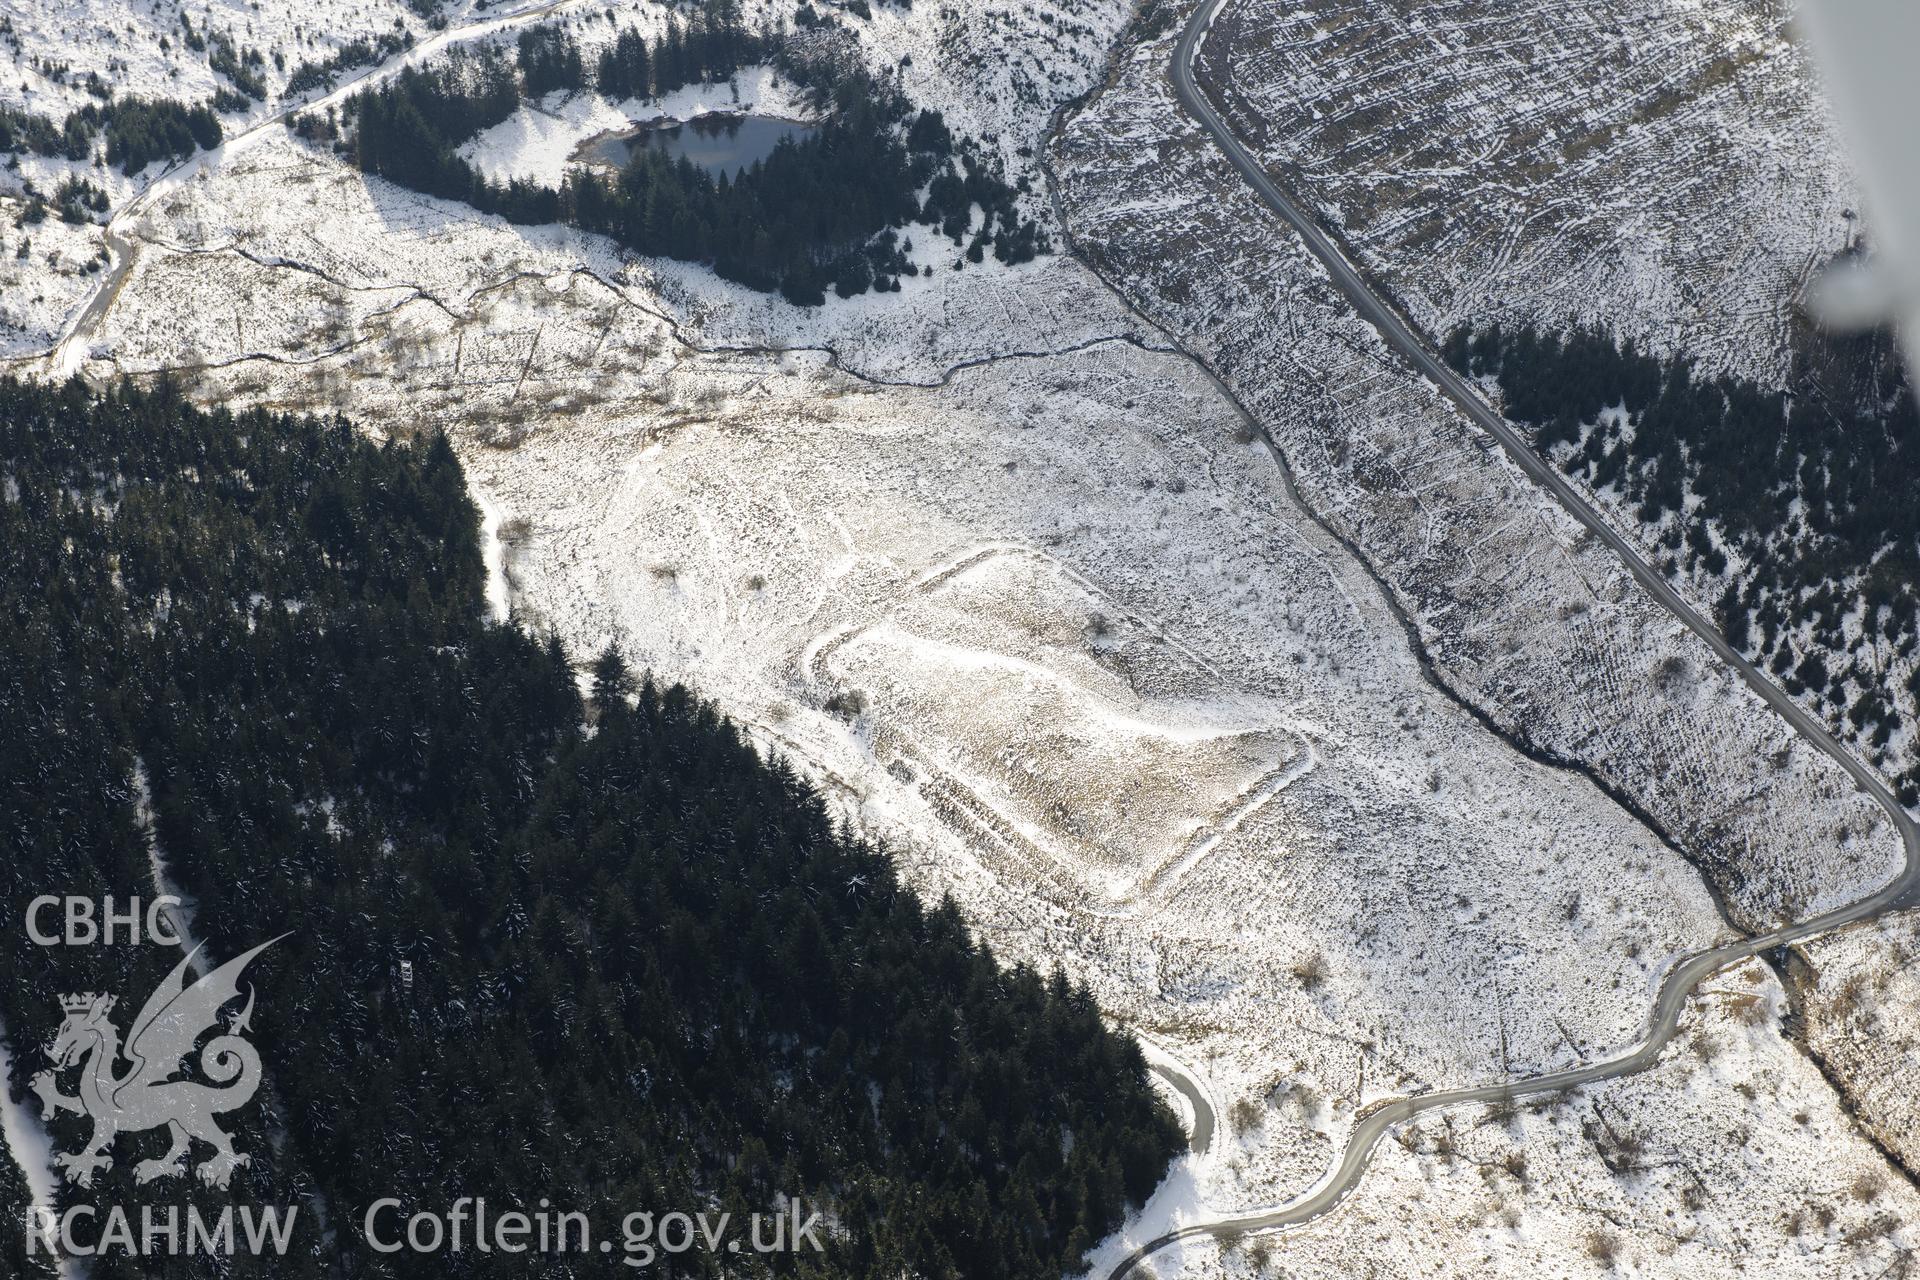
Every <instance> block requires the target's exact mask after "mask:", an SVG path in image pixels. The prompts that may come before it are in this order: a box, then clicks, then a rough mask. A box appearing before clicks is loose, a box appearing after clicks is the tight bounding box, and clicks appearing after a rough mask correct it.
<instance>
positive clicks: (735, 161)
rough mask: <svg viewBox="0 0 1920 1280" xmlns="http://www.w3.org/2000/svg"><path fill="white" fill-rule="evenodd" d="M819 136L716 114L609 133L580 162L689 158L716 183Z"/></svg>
mask: <svg viewBox="0 0 1920 1280" xmlns="http://www.w3.org/2000/svg"><path fill="white" fill-rule="evenodd" d="M815 132H816V130H815V128H814V126H812V125H810V124H800V123H798V122H796V121H793V120H781V119H778V118H776V117H774V116H752V115H736V114H732V113H719V112H716V113H712V114H708V115H701V116H695V117H694V118H693V119H691V120H688V121H684V122H683V121H671V122H668V123H665V124H645V125H642V126H640V127H639V128H637V129H629V130H625V131H623V132H620V133H604V134H601V135H600V136H599V137H597V138H589V139H588V140H587V141H586V142H585V143H583V144H581V147H580V150H579V151H578V152H576V153H575V155H574V159H576V160H578V161H581V162H583V163H586V164H595V165H612V166H613V167H615V168H619V167H622V166H624V165H625V164H626V163H627V161H628V160H629V159H631V158H632V157H634V156H636V155H638V154H639V153H640V152H642V151H645V150H649V149H651V150H655V151H664V152H666V153H667V155H668V156H670V157H676V158H677V157H680V156H685V157H686V158H687V159H688V160H691V161H692V162H693V163H694V164H695V165H697V166H698V167H700V168H702V169H705V170H706V171H707V172H708V173H709V174H711V175H713V177H715V178H719V177H720V176H721V175H723V174H724V175H725V176H727V177H729V178H735V177H738V176H739V175H740V173H741V171H743V170H745V169H747V168H748V167H750V166H751V165H752V164H753V163H754V162H755V161H758V160H765V159H766V158H767V157H768V156H770V155H772V154H773V149H774V148H775V147H777V146H779V145H780V143H781V142H782V141H783V140H784V139H787V138H792V139H793V140H794V141H795V142H802V141H805V140H806V139H808V138H810V137H812V136H813V135H814V133H815Z"/></svg>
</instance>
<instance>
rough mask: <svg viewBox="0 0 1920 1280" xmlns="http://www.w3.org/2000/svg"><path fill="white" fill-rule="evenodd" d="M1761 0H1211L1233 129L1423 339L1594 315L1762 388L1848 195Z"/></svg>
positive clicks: (1835, 235) (1834, 248)
mask: <svg viewBox="0 0 1920 1280" xmlns="http://www.w3.org/2000/svg"><path fill="white" fill-rule="evenodd" d="M1788 17H1789V12H1788V8H1787V6H1786V5H1784V4H1782V3H1780V2H1779V0H1703V2H1699V3H1685V4H1680V3H1674V2H1673V0H1629V2H1628V3H1611V4H1558V5H1511V4H1510V5H1499V4H1495V5H1489V4H1486V3H1485V2H1484V0H1415V2H1413V3H1406V4H1396V5H1378V4H1370V3H1361V2H1360V0H1314V2H1313V3H1307V4H1302V3H1297V2H1296V0H1234V3H1232V4H1229V5H1228V6H1226V8H1225V10H1224V11H1223V13H1222V14H1221V18H1220V21H1219V22H1218V23H1217V24H1216V25H1215V27H1214V29H1213V31H1212V33H1211V34H1210V35H1209V36H1208V38H1207V42H1206V45H1205V48H1204V50H1203V56H1202V58H1201V71H1202V75H1203V79H1204V83H1205V84H1206V86H1207V88H1208V90H1209V92H1210V93H1211V94H1212V95H1213V96H1214V98H1215V100H1216V101H1218V102H1219V104H1220V105H1221V106H1222V107H1223V108H1224V110H1225V112H1226V115H1227V119H1228V120H1229V122H1230V123H1231V124H1232V125H1233V127H1234V129H1235V131H1236V133H1237V134H1238V135H1239V136H1240V137H1241V138H1242V139H1243V140H1245V141H1247V142H1248V143H1249V144H1252V145H1256V146H1257V149H1258V151H1259V154H1260V155H1261V157H1262V159H1263V160H1264V161H1266V163H1267V164H1268V165H1269V166H1270V167H1271V168H1272V169H1273V171H1274V172H1276V173H1278V174H1280V175H1283V176H1284V178H1285V180H1286V181H1287V183H1288V184H1289V185H1290V186H1292V187H1294V188H1296V189H1298V190H1299V191H1300V192H1301V193H1302V194H1303V195H1304V196H1305V198H1306V199H1307V200H1308V202H1309V203H1310V205H1311V207H1313V208H1315V209H1317V210H1319V211H1320V212H1321V213H1322V215H1323V216H1324V218H1325V219H1326V221H1327V222H1328V223H1329V224H1330V225H1332V226H1334V227H1336V228H1338V229H1339V230H1340V231H1341V232H1342V234H1343V235H1344V236H1345V238H1346V241H1347V243H1348V244H1349V245H1350V246H1352V249H1353V252H1354V254H1355V255H1356V257H1357V258H1358V259H1359V260H1360V261H1362V262H1364V263H1365V264H1366V265H1367V266H1368V268H1370V269H1371V270H1373V271H1375V272H1376V273H1378V274H1379V276H1380V278H1381V279H1382V280H1384V281H1385V282H1386V283H1387V284H1388V286H1389V287H1390V288H1391V289H1392V290H1393V292H1394V294H1395V295H1396V296H1397V297H1399V298H1400V299H1401V300H1402V301H1403V302H1404V303H1405V304H1406V305H1407V306H1408V308H1409V309H1410V310H1411V311H1412V312H1413V314H1414V316H1415V317H1416V318H1417V319H1418V320H1419V321H1420V322H1421V323H1422V324H1423V325H1425V326H1426V327H1427V328H1428V330H1429V331H1430V332H1433V333H1436V334H1444V333H1446V332H1447V331H1448V330H1450V329H1452V328H1453V327H1454V326H1456V325H1460V324H1470V325H1471V324H1490V323H1494V322H1508V323H1512V322H1515V321H1527V320H1531V321H1535V322H1537V323H1540V324H1541V325H1542V326H1543V327H1545V328H1548V329H1564V328H1570V327H1573V326H1575V325H1583V324H1591V325H1600V326H1604V327H1607V328H1610V329H1612V330H1614V331H1616V332H1618V333H1619V334H1620V335H1621V336H1623V337H1633V338H1636V339H1638V340H1639V341H1640V342H1641V344H1642V346H1643V347H1646V346H1651V347H1653V348H1654V349H1657V350H1661V351H1665V352H1673V353H1684V354H1686V355H1690V356H1693V357H1695V358H1697V359H1700V360H1702V361H1703V362H1705V365H1706V366H1707V367H1711V368H1718V369H1722V370H1731V371H1737V372H1739V373H1742V374H1745V375H1747V376H1750V377H1756V378H1759V379H1760V380H1761V381H1763V382H1778V380H1779V379H1781V378H1782V377H1783V376H1784V374H1785V371H1786V365H1787V351H1788V304H1789V303H1790V302H1791V301H1792V300H1793V299H1794V298H1795V296H1796V294H1797V293H1798V291H1799V290H1800V288H1801V286H1802V285H1804V284H1805V282H1806V281H1807V280H1808V279H1809V277H1810V275H1811V274H1812V272H1813V271H1814V269H1815V268H1816V267H1818V266H1819V265H1820V264H1821V263H1823V262H1824V261H1825V260H1826V259H1828V258H1829V257H1831V256H1832V255H1833V254H1835V253H1837V252H1839V251H1840V250H1841V249H1843V248H1845V247H1846V246H1847V245H1848V244H1849V243H1850V241H1851V239H1852V238H1853V237H1854V235H1855V234H1856V233H1857V230H1858V228H1857V225H1856V223H1855V221H1854V216H1855V215H1854V209H1855V205H1856V203H1857V197H1856V196H1855V195H1854V194H1853V190H1854V189H1853V184H1852V182H1851V179H1850V176H1849V171H1848V169H1847V165H1846V160H1845V157H1844V152H1843V150H1842V148H1841V147H1840V146H1839V145H1838V142H1837V140H1836V139H1835V137H1834V133H1833V129H1832V125H1831V123H1830V121H1829V119H1828V112H1827V110H1826V106H1825V103H1824V101H1823V100H1822V99H1821V98H1820V96H1819V94H1818V93H1817V92H1816V91H1815V90H1814V87H1813V81H1812V76H1811V73H1810V72H1809V69H1808V68H1807V66H1806V64H1805V60H1804V58H1803V56H1802V54H1801V52H1800V51H1799V49H1798V48H1797V47H1796V46H1795V45H1794V44H1793V42H1792V41H1791V40H1790V39H1789V34H1788V29H1787V24H1788Z"/></svg>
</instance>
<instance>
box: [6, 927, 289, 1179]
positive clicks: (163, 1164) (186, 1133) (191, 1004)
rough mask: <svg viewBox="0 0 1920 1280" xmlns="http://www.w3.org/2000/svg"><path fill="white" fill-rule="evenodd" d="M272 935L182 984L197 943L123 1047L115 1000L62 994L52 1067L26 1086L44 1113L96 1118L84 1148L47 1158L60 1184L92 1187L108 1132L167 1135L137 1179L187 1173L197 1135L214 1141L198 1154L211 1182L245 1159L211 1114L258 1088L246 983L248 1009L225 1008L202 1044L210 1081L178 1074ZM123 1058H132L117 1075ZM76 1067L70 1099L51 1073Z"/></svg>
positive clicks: (105, 1154)
mask: <svg viewBox="0 0 1920 1280" xmlns="http://www.w3.org/2000/svg"><path fill="white" fill-rule="evenodd" d="M281 936H282V937H284V936H286V935H284V934H282V935H281ZM279 940H280V939H279V938H274V939H272V940H271V941H268V942H263V943H261V944H260V945H259V946H257V947H255V948H254V949H253V950H251V951H249V952H247V953H246V954H245V955H242V956H239V957H237V958H236V959H233V960H229V961H228V962H227V963H226V964H223V965H221V966H220V967H219V968H217V969H215V970H213V972H211V973H209V974H206V975H205V976H204V977H201V978H198V979H195V980H193V981H188V980H187V979H188V978H189V976H190V975H189V972H188V971H189V969H190V967H191V966H192V964H193V958H194V956H196V955H198V954H199V953H200V948H198V947H195V948H194V949H193V950H192V951H191V952H189V953H188V954H187V956H186V958H185V959H183V960H182V961H181V962H180V963H179V964H178V965H175V966H174V970H173V972H172V973H171V974H169V975H168V976H167V978H166V980H165V981H163V982H162V983H161V984H160V987H159V989H158V990H156V991H155V992H154V993H153V995H152V996H150V997H148V999H147V1003H146V1005H145V1006H144V1007H143V1008H142V1009H141V1010H140V1016H139V1017H137V1018H135V1019H134V1021H133V1030H132V1032H131V1033H129V1035H128V1036H127V1041H126V1045H125V1048H124V1049H123V1048H122V1046H121V1043H120V1031H119V1029H118V1028H117V1027H115V1026H114V1025H113V1022H112V1021H111V1020H110V1019H109V1017H108V1015H109V1014H111V1013H112V1012H113V1007H114V1005H115V1003H117V1002H116V1001H115V999H114V997H112V996H109V995H96V994H94V993H93V992H87V993H85V994H83V995H69V996H62V997H61V999H60V1007H61V1008H62V1009H64V1010H65V1011H66V1014H67V1017H66V1021H64V1022H62V1023H61V1024H60V1030H59V1032H58V1033H57V1034H56V1035H55V1036H54V1037H53V1040H52V1042H51V1043H49V1044H48V1046H47V1055H48V1056H49V1057H50V1058H52V1059H53V1062H54V1064H55V1065H54V1070H52V1071H42V1072H41V1073H40V1074H39V1075H37V1076H35V1077H34V1078H33V1091H34V1092H35V1093H37V1094H39V1095H40V1105H41V1116H42V1117H43V1118H44V1119H47V1120H51V1119H53V1117H54V1114H55V1113H56V1112H60V1111H70V1112H73V1113H74V1114H76V1115H85V1116H88V1117H90V1118H91V1119H92V1120H93V1137H92V1138H91V1139H90V1140H89V1141H88V1142H87V1144H86V1146H84V1147H82V1148H81V1149H80V1150H79V1151H74V1152H62V1153H60V1154H59V1155H56V1156H55V1157H54V1161H53V1162H54V1164H55V1165H57V1166H58V1167H59V1168H60V1170H61V1173H62V1174H63V1176H65V1178H66V1179H67V1181H69V1182H73V1183H77V1184H78V1185H80V1186H83V1187H90V1186H92V1185H93V1175H94V1174H95V1173H97V1172H99V1171H100V1170H102V1169H107V1168H110V1167H112V1165H113V1156H112V1155H111V1152H112V1149H113V1144H114V1139H116V1138H117V1137H119V1135H121V1134H123V1133H140V1132H144V1131H146V1130H148V1129H158V1128H160V1127H161V1126H162V1125H164V1126H166V1128H167V1130H168V1132H169V1133H170V1134H171V1135H172V1139H173V1145H172V1146H171V1147H170V1148H168V1150H167V1153H166V1154H165V1155H163V1156H161V1157H160V1158H159V1159H157V1160H142V1161H141V1162H140V1163H139V1164H137V1165H135V1166H134V1171H133V1175H134V1180H135V1181H137V1182H140V1183H148V1182H153V1181H155V1180H157V1179H160V1178H174V1177H178V1176H180V1175H181V1174H183V1173H185V1172H186V1169H187V1158H188V1156H189V1154H190V1153H191V1151H192V1147H193V1143H194V1142H196V1141H197V1142H200V1143H202V1144H204V1145H206V1146H209V1147H212V1148H213V1155H212V1157H211V1158H209V1159H206V1160H203V1161H201V1162H200V1164H199V1167H198V1168H197V1170H196V1172H197V1173H198V1174H199V1176H200V1180H201V1181H202V1182H204V1183H206V1184H207V1185H208V1186H210V1187H225V1186H226V1185H227V1181H228V1179H229V1178H231V1177H232V1176H233V1171H234V1170H235V1169H236V1168H238V1167H240V1166H241V1165H245V1164H247V1163H249V1162H250V1157H248V1156H247V1155H245V1154H244V1153H242V1152H239V1151H235V1150H234V1149H233V1142H232V1140H231V1139H230V1138H228V1136H227V1135H226V1133H225V1132H224V1131H223V1130H222V1129H221V1128H220V1126H219V1125H217V1124H215V1123H214V1117H215V1116H217V1115H220V1114H221V1113H223V1112H227V1111H234V1110H237V1109H238V1108H240V1107H243V1106H245V1105H246V1104H247V1101H248V1100H249V1099H251V1098H252V1097H253V1095H254V1091H255V1090H257V1089H258V1088H259V1087H260V1055H259V1053H257V1052H256V1051H255V1050H254V1047H253V1046H252V1045H251V1044H248V1043H247V1041H246V1040H244V1039H242V1038H241V1033H242V1032H244V1031H247V1030H249V1029H251V1026H252V1017H253V995H254V993H253V989H252V987H251V986H249V987H248V989H247V1003H246V1007H245V1008H243V1009H241V1010H240V1011H239V1012H237V1013H230V1014H229V1015H228V1020H227V1025H226V1029H225V1031H224V1032H222V1033H221V1034H218V1035H216V1036H214V1038H213V1039H211V1040H209V1041H207V1043H206V1045H205V1046H204V1047H202V1048H201V1049H200V1054H199V1063H200V1072H201V1074H202V1075H204V1076H205V1077H206V1079H208V1080H210V1081H212V1083H211V1084H202V1083H200V1082H199V1081H196V1080H184V1079H179V1078H177V1077H179V1076H180V1075H181V1074H182V1071H183V1067H184V1063H185V1060H186V1058H187V1057H188V1055H190V1054H191V1053H193V1050H194V1046H195V1045H196V1044H198V1043H199V1040H200V1037H201V1036H203V1035H205V1034H206V1033H207V1032H209V1031H218V1030H219V1019H220V1011H221V1010H222V1009H224V1008H226V1006H227V1005H229V1004H231V1003H232V1002H233V1001H235V1000H238V999H239V998H240V975H241V973H242V971H244V970H245V969H246V967H247V965H248V964H249V963H250V962H251V961H252V960H253V958H254V957H255V956H257V955H259V954H260V953H261V952H262V951H265V950H266V949H267V948H268V947H270V946H272V945H273V944H274V943H275V942H278V941H279ZM123 1057H124V1058H125V1060H126V1061H127V1062H128V1063H129V1064H130V1065H129V1067H128V1068H127V1070H126V1071H125V1072H124V1073H117V1069H118V1067H119V1064H120V1061H121V1059H122V1058H123ZM75 1066H78V1067H79V1068H80V1078H79V1084H78V1086H77V1088H78V1092H77V1093H75V1094H73V1095H71V1096H69V1095H67V1094H64V1093H61V1092H60V1088H59V1084H58V1081H57V1074H58V1073H59V1072H64V1071H66V1070H67V1069H68V1068H70V1067H75Z"/></svg>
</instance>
